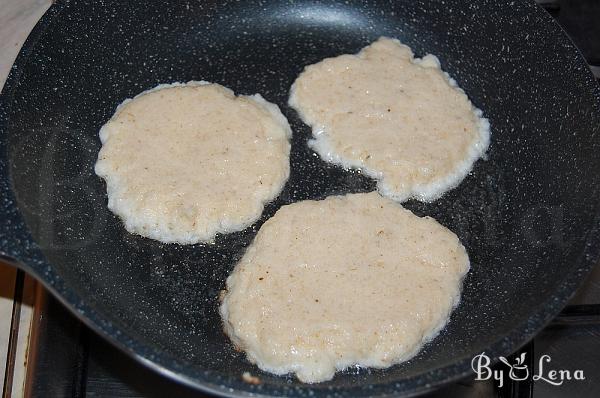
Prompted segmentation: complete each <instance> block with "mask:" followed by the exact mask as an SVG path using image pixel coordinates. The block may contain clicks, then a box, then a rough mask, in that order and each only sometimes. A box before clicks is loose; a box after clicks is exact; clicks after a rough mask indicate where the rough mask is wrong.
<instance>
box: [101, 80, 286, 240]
mask: <svg viewBox="0 0 600 398" xmlns="http://www.w3.org/2000/svg"><path fill="white" fill-rule="evenodd" d="M290 137H291V130H290V127H289V124H288V122H287V120H286V118H285V117H284V116H283V115H282V113H281V112H280V110H279V108H278V107H277V106H276V105H274V104H271V103H269V102H267V101H265V100H264V99H263V98H262V97H261V96H260V95H258V94H256V95H253V96H244V95H240V96H236V95H235V94H234V93H233V92H232V91H231V90H229V89H227V88H225V87H223V86H221V85H219V84H212V83H207V82H189V83H186V84H182V83H174V84H165V85H159V86H157V87H155V88H153V89H151V90H148V91H145V92H143V93H141V94H139V95H138V96H136V97H135V98H133V99H131V100H126V101H124V102H123V103H122V104H121V105H119V107H118V108H117V110H116V112H115V114H114V116H113V117H112V118H111V119H110V120H109V121H108V122H107V123H106V124H105V125H104V126H102V128H101V130H100V140H101V142H102V148H101V149H100V153H99V154H98V160H97V163H96V166H95V171H96V174H97V175H98V176H100V177H102V178H103V179H104V180H105V181H106V188H107V194H108V208H109V209H110V210H111V211H112V212H114V213H115V214H116V215H118V216H119V217H120V218H121V220H122V221H123V223H124V225H125V228H126V229H127V231H129V232H131V233H134V234H139V235H142V236H145V237H148V238H151V239H155V240H158V241H161V242H165V243H181V244H194V243H198V242H210V241H212V240H213V239H214V237H215V235H216V234H217V233H229V232H233V231H239V230H242V229H244V228H246V227H248V226H249V225H251V224H252V223H254V222H255V221H256V220H257V219H258V218H259V217H260V215H261V213H262V211H263V208H264V205H265V203H267V202H269V201H271V200H272V199H274V198H275V197H277V195H278V194H279V193H280V192H281V190H282V188H283V186H284V184H285V182H286V181H287V179H288V176H289V169H290V166H289V153H290V143H289V140H290Z"/></svg>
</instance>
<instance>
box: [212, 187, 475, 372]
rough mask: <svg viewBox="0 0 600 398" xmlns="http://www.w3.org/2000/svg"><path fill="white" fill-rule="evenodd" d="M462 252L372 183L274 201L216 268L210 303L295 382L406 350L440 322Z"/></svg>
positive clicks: (256, 356) (384, 361) (452, 301)
mask: <svg viewBox="0 0 600 398" xmlns="http://www.w3.org/2000/svg"><path fill="white" fill-rule="evenodd" d="M468 270H469V259H468V256H467V253H466V251H465V249H464V247H463V246H462V245H461V243H460V241H459V240H458V238H457V237H456V235H455V234H453V233H452V232H450V231H449V230H448V229H446V228H445V227H443V226H442V225H440V224H439V223H438V222H436V221H435V220H434V219H432V218H429V217H424V218H420V217H417V216H415V215H414V214H413V213H411V212H410V211H408V210H406V209H404V208H403V207H402V206H401V205H400V204H398V203H396V202H394V201H392V200H390V199H386V198H383V197H381V196H380V195H379V194H377V193H376V192H373V193H367V194H350V195H346V196H332V197H329V198H327V199H325V200H320V201H303V202H298V203H294V204H291V205H287V206H283V207H282V208H281V209H280V210H279V211H278V212H277V213H276V214H275V215H274V216H273V217H272V218H271V219H269V220H268V221H267V222H266V223H265V224H264V225H263V226H262V228H261V229H260V231H259V232H258V234H257V236H256V238H255V240H254V242H253V243H252V245H251V246H249V248H248V249H247V251H246V253H245V255H244V256H243V257H242V259H241V260H240V262H239V263H238V264H237V265H236V267H235V269H234V271H233V273H232V274H231V275H230V276H229V278H228V279H227V290H226V292H225V293H224V295H223V299H222V303H221V307H220V313H221V317H222V319H223V324H224V329H225V331H226V333H227V334H228V336H229V337H230V338H231V340H232V341H233V343H234V344H235V345H236V346H237V347H238V348H239V349H241V350H243V351H245V352H246V354H247V357H248V359H249V360H250V361H251V362H252V363H255V364H257V365H258V367H259V368H261V369H263V370H265V371H267V372H271V373H274V374H277V375H283V374H286V373H290V372H291V373H295V374H296V376H297V377H298V379H300V380H301V381H303V382H306V383H316V382H321V381H325V380H329V379H331V378H332V377H333V376H334V373H335V372H336V370H342V369H345V368H347V367H349V366H354V365H358V366H364V367H375V368H385V367H388V366H391V365H393V364H397V363H400V362H403V361H406V360H408V359H410V358H411V357H413V356H414V355H415V354H416V353H417V352H418V351H419V350H420V348H421V347H422V346H423V344H425V343H426V342H428V341H429V340H431V339H432V338H433V337H435V336H436V335H437V334H438V332H439V331H440V330H441V329H442V328H443V327H444V325H445V324H446V323H447V321H448V318H449V316H450V313H451V312H452V309H453V308H454V307H455V306H456V305H457V303H458V301H459V298H460V292H461V286H462V280H463V277H464V275H465V274H466V273H467V271H468Z"/></svg>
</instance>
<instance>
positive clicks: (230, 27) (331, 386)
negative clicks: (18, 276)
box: [0, 0, 600, 397]
mask: <svg viewBox="0 0 600 398" xmlns="http://www.w3.org/2000/svg"><path fill="white" fill-rule="evenodd" d="M381 35H386V36H391V37H395V38H399V39H400V40H401V41H403V42H404V43H406V44H408V45H410V46H411V47H412V48H413V49H414V51H415V53H416V54H417V55H424V54H426V53H433V54H436V55H438V56H439V58H440V60H441V62H442V65H443V68H444V70H446V71H447V72H449V73H450V75H451V76H453V77H454V78H455V79H456V80H457V82H458V84H459V85H460V86H461V87H462V88H464V89H465V91H466V92H467V93H468V95H469V96H470V98H471V100H472V101H473V103H474V104H475V105H476V106H477V107H479V108H481V109H483V111H484V113H485V115H486V116H487V117H488V118H489V120H490V123H491V126H492V142H491V146H490V148H489V151H488V156H487V159H485V160H481V161H478V162H477V163H476V164H475V167H474V169H473V172H472V173H471V175H469V176H468V177H467V178H466V179H465V180H464V181H463V182H462V183H461V184H460V186H459V187H458V188H456V189H454V190H452V191H450V192H448V193H447V194H446V195H445V196H444V197H442V198H441V199H440V200H437V201H435V202H433V203H419V202H415V201H410V202H408V203H406V204H405V205H406V207H408V208H409V209H411V210H412V211H414V212H415V213H417V214H419V215H430V216H432V217H435V218H436V219H437V220H439V221H440V222H441V223H442V224H444V225H446V226H447V227H448V228H450V229H451V230H452V231H454V232H455V233H456V234H457V235H458V236H459V237H460V239H461V241H462V242H463V243H464V245H465V247H466V248H467V250H468V252H469V255H470V259H471V263H472V269H471V271H470V273H469V274H468V276H467V278H466V280H465V282H464V292H463V297H462V301H461V303H460V305H459V307H458V308H457V309H456V311H455V312H454V313H453V315H452V318H451V320H450V323H449V325H448V326H447V328H446V329H445V330H444V331H443V332H442V333H441V334H440V335H439V337H437V338H436V339H435V340H434V341H432V342H431V343H430V344H428V345H427V346H426V347H425V349H424V350H423V351H422V352H421V353H420V354H419V355H418V356H417V357H415V358H414V359H412V360H411V361H409V362H407V363H404V364H401V365H397V366H394V367H392V368H390V369H387V370H373V369H350V370H348V371H345V372H342V373H340V374H338V375H337V376H336V377H335V378H334V379H333V380H332V381H330V382H326V383H321V384H315V385H306V384H302V383H299V382H298V381H297V380H295V379H294V378H292V377H276V376H272V375H269V374H266V373H263V372H261V371H259V370H258V369H257V368H256V367H254V366H253V365H251V364H250V363H248V362H247V361H246V359H245V357H244V355H243V354H242V353H239V352H236V351H235V350H234V349H233V347H232V345H231V344H230V343H229V341H228V339H227V337H226V336H225V335H224V333H223V332H222V329H221V322H220V318H219V315H218V313H217V306H218V300H217V296H218V293H219V291H220V290H221V289H222V288H223V287H224V282H225V278H226V276H227V275H228V274H229V273H230V272H231V270H232V269H233V266H234V264H235V263H236V261H237V260H238V259H239V258H240V257H241V255H242V254H243V252H244V249H245V248H246V247H247V246H248V245H249V244H250V242H251V241H252V239H253V237H254V235H255V234H256V231H257V230H258V229H259V227H260V225H261V224H262V223H263V222H264V221H265V220H266V219H268V218H269V217H271V216H272V215H273V214H274V212H275V211H276V210H277V209H278V208H279V207H280V206H282V205H284V204H287V203H292V202H296V201H299V200H304V199H319V198H324V197H326V196H328V195H334V194H344V193H349V192H364V191H370V190H373V189H374V188H375V185H374V182H373V181H372V180H370V179H368V178H366V177H364V176H362V175H361V174H360V173H357V172H355V171H348V170H343V169H341V168H339V167H336V166H331V165H328V164H326V163H324V162H323V161H321V160H320V159H319V158H318V157H317V156H316V155H315V154H314V153H313V152H312V151H311V150H310V149H309V148H308V147H307V145H306V141H307V139H308V137H309V136H310V131H309V128H308V127H307V126H305V125H304V124H303V123H301V121H300V120H299V118H298V115H297V114H296V113H295V112H294V111H293V110H292V109H290V108H289V107H288V106H287V105H286V100H287V95H288V90H289V87H290V85H291V84H292V82H293V81H294V79H295V77H296V76H297V75H298V74H299V73H300V72H301V71H302V69H303V67H304V66H305V65H308V64H312V63H314V62H317V61H319V60H321V59H323V58H325V57H330V56H335V55H339V54H342V53H354V52H357V51H358V50H359V49H360V48H362V47H363V46H365V45H367V44H368V43H370V42H372V41H373V40H375V39H377V38H378V37H379V36H381ZM188 80H208V81H212V82H218V83H221V84H223V85H225V86H227V87H230V88H232V89H233V90H234V91H235V92H236V93H242V94H253V93H257V92H258V93H261V94H262V95H263V96H264V97H265V98H266V99H267V100H269V101H272V102H274V103H276V104H278V105H279V106H280V107H281V109H282V111H283V112H284V114H285V115H286V116H287V117H288V119H289V121H290V123H291V126H292V129H293V131H294V136H293V140H292V152H291V176H290V180H289V182H288V183H287V185H286V186H285V188H284V190H283V192H282V194H281V195H280V196H279V197H278V198H277V199H276V200H275V201H274V202H272V203H271V204H269V205H268V206H267V207H266V209H265V211H264V214H263V217H262V218H261V220H260V221H258V222H257V223H256V224H255V225H253V226H252V227H249V228H247V229H246V230H244V231H242V232H239V233H233V234H229V235H222V236H218V237H217V239H216V242H215V243H214V244H198V245H193V246H180V245H176V244H161V243H158V242H156V241H153V240H149V239H145V238H142V237H140V236H135V235H131V234H129V233H127V232H126V231H125V229H124V228H123V226H122V225H121V222H120V221H119V219H117V218H116V217H115V216H114V215H113V214H112V213H111V212H110V211H109V210H108V209H107V208H106V202H107V198H106V194H105V187H104V185H103V182H102V181H101V180H100V179H99V178H98V177H96V176H95V174H94V172H93V165H94V163H95V160H96V156H97V153H98V150H99V148H100V141H99V139H98V130H99V128H100V126H101V125H102V124H103V123H105V122H106V121H107V120H108V119H109V117H110V116H111V114H112V113H113V112H114V110H115V107H116V106H117V104H119V103H120V102H121V101H123V100H124V99H125V98H129V97H132V96H134V95H136V94H137V93H139V92H141V91H143V90H145V89H148V88H151V87H154V86H156V85H157V84H159V83H168V82H175V81H188ZM599 98H600V90H599V89H598V87H597V85H596V83H595V82H594V80H593V78H592V76H591V73H589V71H588V70H587V67H586V65H585V63H584V61H583V59H582V57H581V56H580V54H579V53H578V51H577V49H576V48H575V47H574V45H573V44H572V43H571V41H570V40H569V39H568V38H567V37H566V36H565V34H564V33H563V32H562V31H561V29H560V28H559V27H558V26H557V25H556V24H555V23H554V22H553V21H552V20H551V18H550V17H549V16H548V15H546V14H545V12H544V11H542V10H541V9H540V8H538V7H537V6H536V5H535V4H534V3H533V2H529V1H514V2H512V1H511V2H510V3H508V2H504V1H498V0H489V1H479V2H465V1H460V0H446V1H445V2H436V1H424V0H421V1H399V2H395V1H394V2H388V1H371V2H359V1H353V0H349V1H344V2H337V1H331V2H322V1H309V0H297V1H294V2H283V1H281V2H279V1H268V0H267V1H262V2H229V1H226V2H223V1H189V2H184V1H180V2H169V3H166V2H145V1H104V2H103V1H97V0H93V1H92V0H90V1H88V0H83V1H58V2H56V3H55V4H54V5H53V6H52V7H51V8H50V10H49V11H48V12H47V13H46V15H45V16H44V17H43V18H42V20H41V21H40V22H39V23H38V25H37V26H36V28H35V29H34V31H33V33H32V34H31V35H30V37H29V39H28V40H27V42H26V44H25V46H24V48H23V50H22V51H21V53H20V55H19V57H18V59H17V61H16V63H15V66H14V67H13V69H12V71H11V74H10V76H9V78H8V81H7V83H6V86H5V88H4V90H3V92H2V96H1V101H0V103H1V105H0V156H1V157H0V193H1V202H0V217H1V219H2V223H1V225H0V252H1V253H2V257H3V259H5V260H7V261H9V262H11V263H13V264H15V265H16V266H18V267H21V268H22V269H24V270H25V271H27V272H29V273H30V274H32V275H34V276H35V277H36V278H38V279H39V280H40V281H41V282H42V283H43V284H44V285H45V286H46V287H47V288H48V289H49V290H50V291H51V292H52V293H53V294H54V295H56V296H57V297H58V298H59V299H60V300H61V301H62V302H63V303H64V304H65V305H66V306H67V307H68V308H70V309H71V310H72V311H73V312H74V313H75V314H76V315H77V316H79V317H80V318H81V319H82V320H83V321H84V322H85V323H86V324H87V325H89V326H90V327H91V328H92V329H93V330H95V331H97V332H98V333H100V334H102V335H103V336H105V337H106V338H108V339H109V340H110V341H112V342H113V343H114V344H116V345H117V346H118V347H120V348H122V349H123V350H125V351H126V352H127V353H129V354H130V355H131V356H133V357H134V358H137V359H138V360H139V361H141V362H143V363H145V364H147V365H148V366H150V367H151V368H153V369H155V370H157V371H158V372H159V373H162V374H164V375H167V376H169V377H172V378H174V379H176V380H179V381H181V382H183V383H186V384H189V385H192V386H194V387H196V388H198V389H200V390H204V391H207V392H212V393H216V394H220V395H224V396H247V395H248V394H250V393H253V394H257V395H292V396H309V395H312V396H345V397H358V396H384V395H400V394H406V395H410V394H415V393H418V392H422V391H425V390H427V389H430V388H433V387H435V386H438V385H440V384H442V383H446V382H449V381H451V380H455V379H457V378H459V377H463V376H465V375H467V374H468V373H469V372H470V371H471V359H472V357H473V356H474V355H475V354H479V353H481V352H486V354H487V355H489V356H491V357H497V356H499V355H506V354H509V353H511V352H512V351H514V350H515V349H517V348H518V347H519V346H521V345H522V344H524V343H525V342H526V341H527V340H528V339H530V338H531V337H532V336H533V335H534V334H535V333H536V332H537V331H538V330H539V329H540V328H542V327H543V326H544V325H545V324H546V323H547V322H548V321H549V320H550V319H551V318H552V317H553V316H554V315H555V314H557V312H558V311H559V310H560V309H561V307H562V306H563V305H564V304H565V303H566V301H567V300H568V299H569V297H570V296H571V295H572V293H573V292H574V290H575V289H576V287H577V286H578V284H579V282H580V281H581V280H582V278H583V277H584V276H585V275H586V273H587V271H588V270H589V269H590V268H591V267H592V265H593V264H594V263H595V260H596V259H597V257H598V254H599V249H600V244H599V242H598V238H597V237H596V235H597V232H598V229H599V227H600V213H599V210H600V179H599V178H598V176H597V174H598V171H599V170H600V155H599V154H600V133H599V130H600V108H599V105H598V103H599ZM245 371H248V372H250V373H251V374H253V375H256V376H258V377H259V378H260V379H261V381H262V382H261V383H260V384H258V385H253V384H247V383H245V382H244V381H243V380H242V378H241V374H242V373H243V372H245Z"/></svg>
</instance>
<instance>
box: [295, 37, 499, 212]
mask: <svg viewBox="0 0 600 398" xmlns="http://www.w3.org/2000/svg"><path fill="white" fill-rule="evenodd" d="M289 103H290V105H291V106H292V107H294V108H295V109H296V110H297V111H298V112H299V114H300V116H301V117H302V120H304V122H305V123H307V124H309V125H310V126H311V127H312V131H313V136H314V138H315V139H314V140H312V141H311V142H310V145H311V146H312V148H313V149H315V150H316V151H317V152H318V153H319V155H320V156H321V157H322V158H323V159H324V160H326V161H329V162H333V163H336V164H339V165H341V166H344V167H349V168H359V169H362V170H363V171H364V172H365V173H366V174H368V175H369V176H371V177H373V178H376V179H377V180H378V182H379V183H378V189H379V191H380V192H381V193H382V194H383V195H385V196H387V197H390V198H392V199H394V200H397V201H404V200H406V199H408V198H411V197H414V198H417V199H419V200H423V201H431V200H434V199H436V198H438V197H439V196H441V195H442V194H443V193H444V192H445V191H447V190H448V189H451V188H453V187H455V186H456V185H458V184H459V183H460V181H461V180H462V179H463V178H464V177H465V176H466V175H467V174H468V173H469V171H470V170H471V168H472V166H473V163H474V162H475V161H476V160H477V159H478V158H479V157H481V156H482V155H483V153H484V152H485V150H486V148H487V146H488V142H489V124H488V122H487V120H486V119H484V118H483V117H482V113H481V111H479V110H478V109H476V108H474V107H473V105H472V104H471V102H470V101H469V99H468V98H467V96H466V95H465V93H464V92H463V91H462V90H461V89H460V88H458V87H457V86H456V84H455V83H454V81H453V80H452V79H450V77H449V76H448V75H447V74H445V73H444V72H443V71H442V70H441V69H440V63H439V61H438V59H437V58H436V57H435V56H433V55H427V56H425V57H423V58H422V59H418V58H414V57H413V53H412V51H411V49H410V48H409V47H407V46H405V45H403V44H401V43H400V42H399V41H398V40H393V39H389V38H385V37H382V38H380V39H379V40H377V41H376V42H374V43H373V44H371V45H370V46H367V47H365V48H364V49H363V50H362V51H361V52H360V53H358V54H356V55H341V56H339V57H336V58H328V59H325V60H323V61H321V62H319V63H317V64H314V65H310V66H307V67H306V68H305V70H304V72H302V74H301V75H300V76H299V77H298V79H297V80H296V81H295V82H294V85H293V86H292V89H291V95H290V99H289Z"/></svg>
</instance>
